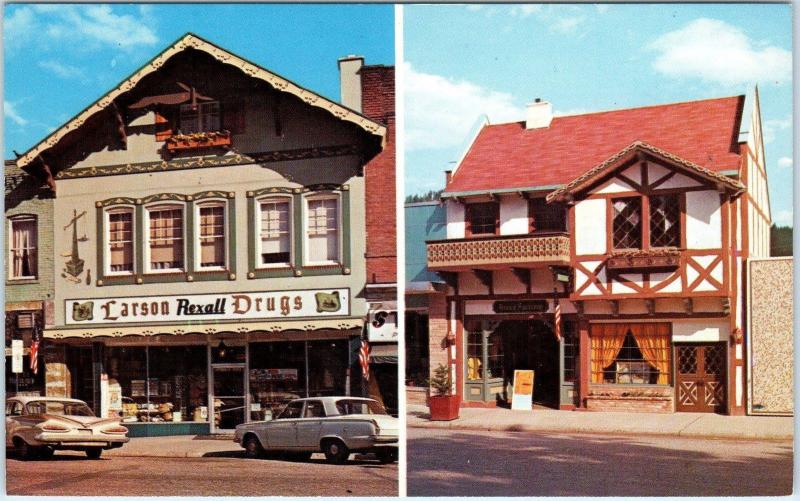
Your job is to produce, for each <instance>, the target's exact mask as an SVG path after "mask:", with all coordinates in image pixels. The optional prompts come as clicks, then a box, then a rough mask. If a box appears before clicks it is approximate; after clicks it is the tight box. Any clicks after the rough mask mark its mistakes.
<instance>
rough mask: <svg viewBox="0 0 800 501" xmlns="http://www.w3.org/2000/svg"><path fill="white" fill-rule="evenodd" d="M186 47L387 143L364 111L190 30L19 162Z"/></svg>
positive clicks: (21, 162) (23, 163) (21, 164)
mask: <svg viewBox="0 0 800 501" xmlns="http://www.w3.org/2000/svg"><path fill="white" fill-rule="evenodd" d="M186 49H197V50H200V51H203V52H205V53H206V54H209V55H210V56H212V57H213V58H214V59H216V60H217V61H219V62H221V63H224V64H229V65H232V66H234V67H236V68H238V69H240V70H241V71H242V72H244V73H245V74H246V75H248V76H251V77H253V78H257V79H260V80H262V81H264V82H266V83H267V84H269V85H270V86H272V87H273V88H275V89H276V90H279V91H282V92H288V93H289V94H292V95H294V96H296V97H298V98H299V99H301V100H302V101H303V102H304V103H307V104H308V105H310V106H315V107H318V108H322V109H324V110H326V111H328V112H330V113H331V114H332V115H334V116H335V117H337V118H339V119H341V120H345V121H348V122H352V123H354V124H355V125H357V126H359V127H361V128H362V129H363V130H364V131H366V132H368V133H370V134H374V135H376V136H379V137H380V138H381V144H384V143H385V141H386V127H384V126H383V125H381V124H379V123H377V122H374V121H372V120H370V119H369V118H367V117H365V116H363V115H361V114H360V113H358V112H356V111H353V110H351V109H349V108H347V107H345V106H343V105H341V104H339V103H337V102H334V101H331V100H329V99H327V98H325V97H322V96H320V95H319V94H317V93H315V92H313V91H310V90H308V89H305V88H303V87H301V86H299V85H297V84H296V83H294V82H292V81H291V80H288V79H286V78H284V77H282V76H280V75H278V74H276V73H273V72H271V71H269V70H267V69H265V68H262V67H261V66H259V65H257V64H255V63H252V62H250V61H248V60H246V59H244V58H242V57H239V56H237V55H236V54H233V53H231V52H228V51H227V50H225V49H223V48H221V47H218V46H216V45H214V44H212V43H211V42H208V41H207V40H204V39H203V38H200V37H199V36H197V35H195V34H194V33H187V34H185V35H183V36H182V37H181V38H179V39H178V40H177V41H176V42H175V43H173V44H172V45H170V46H169V47H167V48H166V49H164V50H163V51H162V52H161V53H160V54H158V55H157V56H155V57H154V58H153V59H151V60H150V61H149V62H147V63H146V64H145V65H144V66H142V67H141V68H139V69H138V70H137V71H135V72H134V73H133V74H132V75H130V76H129V77H128V78H126V79H125V80H123V81H122V82H120V83H119V85H117V86H116V87H114V88H113V89H111V90H110V91H109V92H107V93H106V94H105V95H104V96H103V97H101V98H100V99H98V100H96V101H95V102H94V103H92V104H90V105H89V106H88V107H86V108H84V109H83V110H82V111H80V112H79V113H78V114H77V115H75V116H74V117H72V118H71V119H70V120H69V121H67V123H65V124H64V125H62V126H61V127H59V128H58V129H56V130H55V131H54V132H53V133H52V134H50V135H49V136H47V137H46V138H45V139H43V140H42V141H40V142H39V143H38V144H36V145H35V146H33V147H32V148H30V149H29V150H28V151H26V152H25V153H24V154H23V155H22V156H20V157H19V158H18V159H17V165H18V166H19V167H21V168H25V167H26V166H27V165H28V164H30V163H31V162H32V161H33V160H34V159H36V157H38V156H39V155H40V154H41V153H42V152H43V151H45V150H47V149H49V148H52V147H53V146H55V145H56V144H58V142H59V141H61V139H63V138H64V136H66V135H67V134H69V133H70V132H72V131H74V130H76V129H78V128H79V127H80V126H81V125H83V124H84V123H85V122H86V121H87V120H88V119H89V118H90V117H91V116H93V115H94V114H96V113H98V112H100V111H102V110H104V109H106V108H107V107H108V106H111V104H112V103H113V102H114V100H115V99H116V98H117V97H119V96H120V95H122V94H124V93H126V92H128V91H130V90H132V89H134V88H135V87H136V84H138V83H139V81H141V80H142V78H144V77H145V76H147V75H149V74H151V73H153V72H155V71H158V69H159V68H161V67H162V66H163V65H164V63H166V62H167V60H168V59H170V58H171V57H173V56H175V55H176V54H178V53H180V52H182V51H184V50H186Z"/></svg>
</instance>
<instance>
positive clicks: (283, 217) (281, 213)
mask: <svg viewBox="0 0 800 501" xmlns="http://www.w3.org/2000/svg"><path fill="white" fill-rule="evenodd" d="M291 206H292V204H291V199H289V198H279V199H267V200H261V201H260V202H259V234H260V238H259V241H258V244H259V249H258V255H259V256H260V257H259V263H258V265H259V266H271V265H273V266H274V265H288V264H289V263H290V262H291V252H292V251H291V245H292V225H291V219H292V218H291Z"/></svg>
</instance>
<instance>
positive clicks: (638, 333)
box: [631, 324, 670, 384]
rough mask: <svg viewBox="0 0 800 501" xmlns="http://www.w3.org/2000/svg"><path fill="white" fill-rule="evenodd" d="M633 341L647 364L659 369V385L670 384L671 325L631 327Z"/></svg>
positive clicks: (637, 325)
mask: <svg viewBox="0 0 800 501" xmlns="http://www.w3.org/2000/svg"><path fill="white" fill-rule="evenodd" d="M631 332H632V333H633V339H635V340H636V345H637V346H638V347H639V351H641V352H642V356H643V357H644V359H645V360H647V363H648V364H650V365H652V366H653V367H655V368H656V369H658V381H657V383H658V384H669V372H670V371H669V366H670V363H669V362H670V360H669V342H670V336H669V324H636V325H635V328H634V325H631Z"/></svg>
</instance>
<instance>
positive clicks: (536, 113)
mask: <svg viewBox="0 0 800 501" xmlns="http://www.w3.org/2000/svg"><path fill="white" fill-rule="evenodd" d="M552 121H553V105H552V104H550V103H548V102H547V101H542V100H541V99H539V98H538V97H537V98H536V99H535V100H534V101H533V102H532V103H529V104H528V117H527V120H526V121H525V128H526V129H543V128H545V127H550V122H552Z"/></svg>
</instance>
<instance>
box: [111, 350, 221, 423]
mask: <svg viewBox="0 0 800 501" xmlns="http://www.w3.org/2000/svg"><path fill="white" fill-rule="evenodd" d="M206 350H207V348H206V346H205V345H203V346H170V347H107V348H106V349H105V360H104V368H105V371H106V373H107V374H108V386H109V391H108V395H109V402H108V404H109V405H108V408H109V414H111V415H114V416H121V417H122V418H123V421H125V422H136V421H139V422H180V421H198V422H207V421H208V407H207V405H208V404H207V401H208V382H207V356H206Z"/></svg>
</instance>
